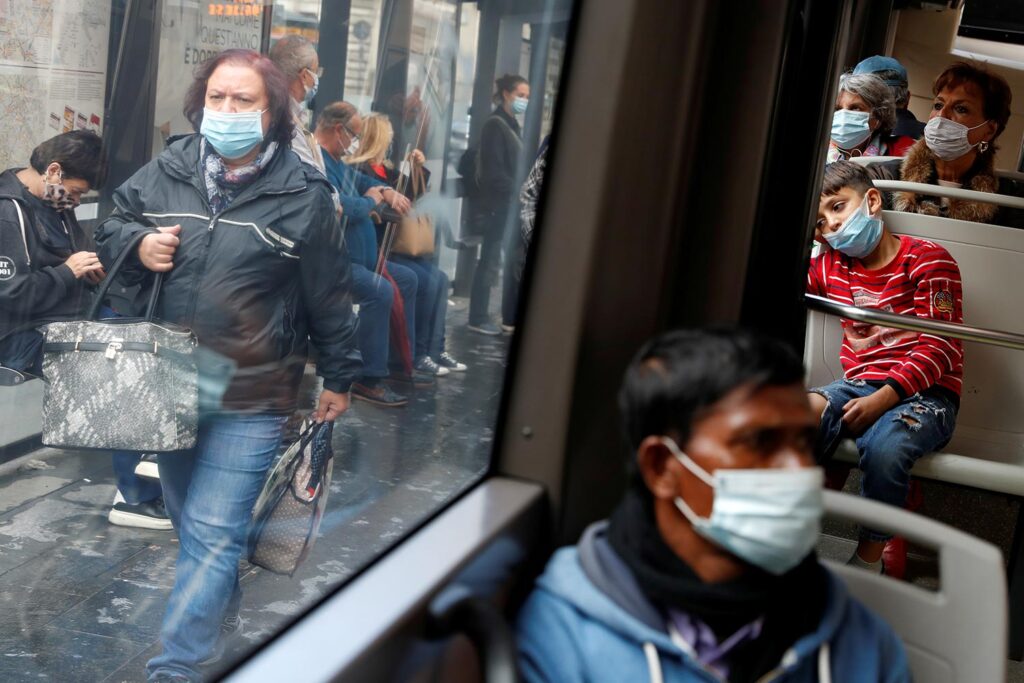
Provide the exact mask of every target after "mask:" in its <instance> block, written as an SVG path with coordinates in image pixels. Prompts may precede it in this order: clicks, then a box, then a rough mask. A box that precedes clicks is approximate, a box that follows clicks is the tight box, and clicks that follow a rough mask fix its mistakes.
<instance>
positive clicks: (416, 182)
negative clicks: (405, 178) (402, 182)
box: [409, 156, 427, 200]
mask: <svg viewBox="0 0 1024 683" xmlns="http://www.w3.org/2000/svg"><path fill="white" fill-rule="evenodd" d="M409 167H410V174H411V175H412V196H413V198H414V200H415V199H419V198H420V197H422V196H423V195H425V194H426V193H427V178H426V174H425V173H424V172H423V169H422V168H421V167H419V166H417V165H415V164H414V163H412V157H411V156H410V157H409Z"/></svg>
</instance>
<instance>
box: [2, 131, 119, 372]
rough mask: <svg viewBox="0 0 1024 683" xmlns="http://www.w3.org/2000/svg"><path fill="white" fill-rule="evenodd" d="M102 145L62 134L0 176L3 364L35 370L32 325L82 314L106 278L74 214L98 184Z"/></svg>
mask: <svg viewBox="0 0 1024 683" xmlns="http://www.w3.org/2000/svg"><path fill="white" fill-rule="evenodd" d="M101 146H102V141H101V140H100V137H99V136H98V135H96V134H95V133H93V132H91V131H84V130H78V131H73V132H71V133H64V134H63V135H58V136H56V137H53V138H50V139H49V140H47V141H46V142H43V143H42V144H40V145H39V146H38V147H36V148H35V149H34V150H33V151H32V156H31V159H30V165H29V166H28V167H26V168H11V169H7V170H6V171H4V172H3V173H2V174H0V338H2V337H6V338H5V339H2V340H0V365H3V366H5V367H8V368H12V369H14V370H24V371H26V372H29V373H31V374H38V373H39V370H40V368H39V364H40V359H41V353H40V352H41V348H42V347H41V344H42V335H41V334H39V333H38V332H37V331H35V329H33V327H34V326H33V325H32V323H33V322H34V321H44V320H49V319H54V318H70V317H74V316H75V315H78V314H80V313H81V312H82V311H83V309H84V307H85V304H86V303H87V293H88V292H87V289H88V288H89V287H90V286H91V285H94V284H96V283H98V282H99V281H100V280H102V279H103V276H104V273H103V266H102V265H101V264H100V261H99V258H98V257H97V256H96V253H95V252H94V246H93V243H92V240H91V239H89V238H88V237H87V236H86V234H85V232H83V231H82V228H81V226H79V225H78V221H77V220H76V219H75V212H74V207H75V206H77V205H78V203H79V201H80V198H81V196H82V195H83V194H85V193H86V192H88V191H89V190H90V189H91V188H93V187H95V186H96V185H97V184H98V181H99V170H100V148H101ZM21 328H27V329H23V330H22V329H21Z"/></svg>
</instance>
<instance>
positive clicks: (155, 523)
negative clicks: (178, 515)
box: [107, 491, 173, 531]
mask: <svg viewBox="0 0 1024 683" xmlns="http://www.w3.org/2000/svg"><path fill="white" fill-rule="evenodd" d="M107 521H109V522H110V523H111V524H115V525H117V526H132V527H136V528H139V529H156V530H158V531H170V530H171V529H172V528H173V525H172V524H171V519H170V518H169V517H168V516H167V510H165V509H164V501H163V499H161V498H157V499H156V500H150V501H147V502H145V503H139V504H138V505H129V504H128V503H126V502H125V501H124V496H122V495H121V492H120V491H118V492H117V495H116V496H114V505H113V507H111V508H110V512H109V513H108V514H107Z"/></svg>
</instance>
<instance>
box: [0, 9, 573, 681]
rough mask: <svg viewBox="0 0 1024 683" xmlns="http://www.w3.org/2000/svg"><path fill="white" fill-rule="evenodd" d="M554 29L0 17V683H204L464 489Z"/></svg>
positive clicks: (320, 15)
mask: <svg viewBox="0 0 1024 683" xmlns="http://www.w3.org/2000/svg"><path fill="white" fill-rule="evenodd" d="M571 10H572V7H571V3H570V2H569V0H531V1H529V2H520V3H486V4H484V5H483V6H480V5H479V4H477V3H462V2H457V1H456V0H409V1H408V2H384V1H383V0H352V1H351V2H346V3H333V2H327V1H326V0H324V1H321V0H227V1H225V2H215V1H213V0H165V2H163V3H157V4H156V5H155V6H150V5H149V4H146V3H133V2H130V1H129V0H100V1H97V2H92V1H90V2H84V1H83V0H75V1H73V2H56V1H51V0H31V1H30V0H7V1H6V2H5V1H4V0H0V111H2V112H3V114H4V121H5V124H6V125H5V135H4V136H3V137H2V138H0V162H2V166H0V597H2V600H3V601H4V602H3V604H4V605H5V608H6V610H7V614H8V619H7V620H5V623H6V624H7V626H6V627H4V628H3V629H0V653H2V654H3V656H2V657H0V680H25V679H28V678H32V679H36V678H40V679H41V678H50V679H55V680H107V679H109V680H119V681H120V680H124V681H144V680H147V678H155V677H156V676H157V675H160V674H164V675H166V674H175V675H181V676H184V677H186V678H189V679H190V680H191V679H198V678H200V677H201V678H212V677H214V676H215V675H216V674H217V672H218V671H220V670H222V669H223V667H226V666H228V665H229V664H230V663H231V662H232V661H235V660H237V659H238V658H239V657H241V656H243V655H244V654H245V653H246V652H247V651H249V650H250V649H252V648H254V647H256V646H257V645H259V644H260V643H262V642H263V641H265V640H266V639H267V638H269V637H270V636H272V635H273V634H275V633H277V632H278V631H279V630H280V629H282V628H284V627H285V626H286V625H287V624H288V623H289V622H290V621H291V620H293V619H294V618H295V617H297V616H300V615H301V614H303V613H304V612H305V611H306V610H307V609H309V608H310V607H311V606H313V605H315V604H316V603H317V602H318V601H319V600H320V599H321V598H322V597H323V596H324V595H325V594H327V593H329V592H331V591H333V590H334V589H336V588H337V587H338V586H340V585H341V584H342V583H343V582H344V581H345V580H346V579H348V578H350V577H352V576H353V575H354V574H355V573H356V572H358V571H360V570H361V569H362V568H364V567H366V566H368V565H369V564H370V563H371V562H373V561H374V560H375V559H376V558H377V557H379V556H380V555H381V554H382V553H385V552H387V550H388V549H389V548H390V547H392V546H394V545H395V544H397V543H400V542H401V541H402V539H403V538H404V537H405V536H406V535H407V534H408V533H410V532H411V530H412V529H414V528H416V527H417V526H418V525H420V524H421V523H422V522H423V521H424V520H425V519H427V518H429V517H430V516H431V515H433V514H436V513H437V512H438V511H439V510H441V509H442V508H443V507H444V506H445V505H446V504H448V503H449V502H450V501H452V500H453V499H454V498H455V497H456V496H458V495H459V494H460V493H462V492H464V491H465V490H467V489H468V488H470V487H472V486H473V485H475V484H476V483H477V482H479V481H480V479H481V478H482V477H483V476H484V475H485V473H486V472H487V470H488V467H489V465H490V458H491V450H492V448H493V445H494V435H495V429H496V422H497V419H498V408H499V403H500V400H501V396H502V391H503V386H504V380H505V374H506V371H507V366H508V363H507V357H508V353H509V348H510V345H511V339H512V336H513V335H514V334H515V331H516V328H517V326H518V323H519V315H520V312H521V310H522V309H523V307H524V306H526V305H527V304H526V303H525V302H520V301H519V292H520V290H521V289H522V282H521V278H522V275H523V273H524V270H525V271H526V272H528V269H525V268H524V266H525V259H526V256H525V255H526V253H527V250H528V244H529V240H530V239H531V237H532V235H533V234H535V232H536V230H538V229H540V226H537V225H536V223H535V220H534V217H535V207H536V202H537V200H538V197H539V191H540V188H541V187H542V179H543V173H542V170H543V163H544V160H545V159H546V153H547V152H546V150H547V149H548V137H549V136H550V135H551V134H552V132H553V130H554V123H555V117H556V116H557V111H556V110H555V103H556V101H557V94H558V87H559V83H560V81H561V76H562V64H563V63H564V58H565V52H566V50H567V45H566V39H567V35H568V28H569V27H568V21H569V16H570V13H571ZM226 50H230V51H231V52H227V53H225V52H224V51H226ZM210 60H214V61H212V62H211V61H210ZM218 60H219V61H218ZM210 64H217V66H216V67H211V66H210ZM194 126H195V127H198V128H199V130H195V128H194ZM56 136H60V137H56ZM122 255H123V259H119V258H118V257H119V256H122ZM118 261H120V262H121V265H119V266H117V267H115V263H116V262H118ZM158 273H159V277H158V275H157V274H158ZM94 302H95V303H96V308H95V311H94V313H91V311H92V309H91V306H92V304H93V303H94ZM90 315H92V316H93V318H95V320H92V321H89V320H87V318H88V316H90ZM84 368H88V370H83V369H84ZM76 373H78V374H76ZM69 378H75V379H69ZM310 419H322V420H323V421H324V422H326V423H331V424H333V431H332V432H330V433H329V432H327V431H326V429H325V428H323V427H320V428H316V429H314V428H312V427H310V426H309V424H310V423H309V420H310ZM304 437H309V438H304ZM307 443H309V444H311V445H309V446H308V448H304V444H307ZM326 443H329V444H330V445H331V452H332V453H333V458H332V459H331V460H330V461H329V462H330V463H331V465H330V467H329V468H327V469H325V470H322V469H320V468H319V467H318V466H317V465H316V463H319V462H321V461H320V460H318V459H314V460H313V461H311V464H310V468H309V470H308V471H309V472H311V473H313V474H310V475H308V476H309V477H310V478H307V479H303V478H302V477H306V476H307V475H306V474H304V473H305V472H307V470H306V469H301V468H300V469H299V470H296V471H292V470H288V469H281V468H283V467H284V464H286V463H290V462H292V460H290V458H291V455H290V454H293V453H300V454H301V453H303V452H305V453H309V454H312V453H314V452H315V453H316V454H317V455H316V458H320V457H322V456H323V455H324V454H325V453H326V452H327V450H326V449H325V448H324V446H325V444H326ZM295 444H297V445H295ZM293 446H294V447H293ZM296 462H298V461H296ZM280 472H283V473H284V474H283V475H282V478H281V479H277V478H275V477H274V473H280ZM296 472H298V473H296ZM293 475H294V476H295V477H297V479H296V480H295V482H297V483H295V482H292V484H293V485H292V486H290V487H289V488H287V489H286V488H284V487H280V486H278V485H277V484H278V483H279V482H280V481H284V482H286V483H287V482H289V481H291V480H290V479H289V478H288V477H290V476H293ZM325 477H329V479H325ZM285 491H287V492H288V495H287V496H285V495H284V493H282V492H285ZM275 492H276V493H278V494H281V496H278V497H275V496H273V495H271V494H272V493H275ZM258 499H259V500H258ZM297 500H301V501H305V503H310V504H308V505H306V504H305V503H303V504H302V505H305V507H301V505H300V508H301V509H302V510H305V511H306V512H304V513H302V514H304V515H305V516H302V515H300V518H301V520H302V524H300V525H298V526H295V525H292V526H289V525H287V524H281V523H280V520H281V518H282V516H286V514H285V513H284V512H283V510H284V508H278V507H275V506H277V505H285V504H293V505H294V501H297ZM268 501H269V502H268ZM281 501H285V502H281ZM268 505H269V507H268ZM254 509H255V510H256V513H255V514H256V517H255V523H254ZM292 509H293V510H294V509H296V508H294V507H293V508H292ZM314 509H315V510H318V515H317V516H318V517H319V520H320V521H319V533H318V536H317V538H316V541H315V544H314V545H313V546H312V548H311V550H309V552H308V554H307V555H305V556H303V557H302V560H301V562H300V563H299V564H298V567H297V569H295V571H294V572H293V573H292V574H291V575H289V574H288V572H287V571H283V570H282V567H285V566H286V565H287V564H288V561H289V560H288V558H291V559H292V560H294V559H295V558H296V557H298V551H299V549H300V548H301V547H302V545H303V541H304V539H305V535H304V533H305V532H304V531H302V529H307V528H309V524H310V523H311V521H312V519H313V513H312V512H310V510H314ZM268 510H270V511H271V512H273V511H274V510H278V512H279V514H277V516H274V515H273V514H267V515H263V516H261V513H263V512H267V511H268ZM268 520H269V521H268ZM303 525H305V526H303ZM272 539H278V540H280V541H283V546H282V548H283V549H282V551H281V553H284V554H281V553H278V554H276V555H274V554H272V558H273V559H267V558H268V557H270V556H268V555H267V554H266V553H263V554H260V553H261V552H262V551H265V550H266V548H267V547H269V546H268V545H267V544H268V543H269V542H270V540H272ZM254 549H257V552H256V553H255V554H250V551H253V550H254ZM288 553H291V555H288ZM282 557H283V558H284V560H282V559H281V558H282ZM250 560H252V561H250ZM278 561H282V562H283V563H284V564H275V563H276V562H278ZM271 565H273V568H276V569H277V570H278V571H277V572H275V571H273V570H272V569H271V568H268V566H271ZM282 571H283V573H278V572H282Z"/></svg>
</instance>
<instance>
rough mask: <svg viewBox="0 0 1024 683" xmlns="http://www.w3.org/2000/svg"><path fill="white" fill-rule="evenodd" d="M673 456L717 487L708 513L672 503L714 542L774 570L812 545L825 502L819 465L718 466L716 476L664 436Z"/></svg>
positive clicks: (784, 568)
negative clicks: (706, 515) (799, 466)
mask: <svg viewBox="0 0 1024 683" xmlns="http://www.w3.org/2000/svg"><path fill="white" fill-rule="evenodd" d="M662 443H664V444H665V446H667V447H668V449H669V450H670V451H672V454H673V455H674V456H675V457H676V459H677V460H678V461H679V462H680V463H681V464H682V465H683V467H685V468H686V469H688V470H690V471H691V472H693V473H694V474H695V475H696V476H697V477H698V478H699V479H700V480H701V481H703V482H704V483H706V484H707V485H708V486H710V487H711V488H712V489H714V491H715V498H714V502H713V503H712V505H711V517H710V518H707V517H700V516H698V515H697V513H695V512H694V511H693V510H692V509H691V508H690V506H689V505H687V504H686V501H685V500H683V499H682V498H680V497H677V498H676V499H675V504H676V507H677V508H679V511H680V512H681V513H683V516H684V517H686V519H688V520H689V521H690V524H692V525H693V528H694V530H695V531H696V532H697V533H698V534H700V535H701V536H703V537H704V538H706V539H708V540H709V541H711V542H712V543H714V544H716V545H718V546H721V547H722V548H724V549H725V550H728V551H729V552H730V553H732V554H733V555H735V556H736V557H739V558H740V559H743V560H746V561H747V562H749V563H751V564H753V565H756V566H758V567H761V568H762V569H764V570H766V571H768V572H770V573H772V574H776V575H779V574H785V573H786V572H787V571H789V570H790V569H792V568H793V567H795V566H796V565H798V564H800V562H801V561H802V560H803V559H804V558H805V557H807V554H808V553H810V552H811V550H812V549H813V548H814V545H815V543H817V541H818V534H819V532H820V531H821V516H822V514H823V510H824V502H823V497H822V493H821V487H822V484H823V482H824V479H825V476H824V474H823V473H822V470H821V468H820V467H802V468H799V469H777V468H772V469H718V470H715V473H714V476H712V475H711V474H708V473H707V472H706V471H705V470H704V469H703V468H702V467H701V466H700V465H698V464H697V463H695V462H694V461H693V460H691V459H690V457H689V456H687V455H686V454H685V453H683V452H682V451H681V450H679V446H677V445H676V443H675V441H673V440H672V439H670V438H669V437H667V436H666V437H662Z"/></svg>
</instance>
